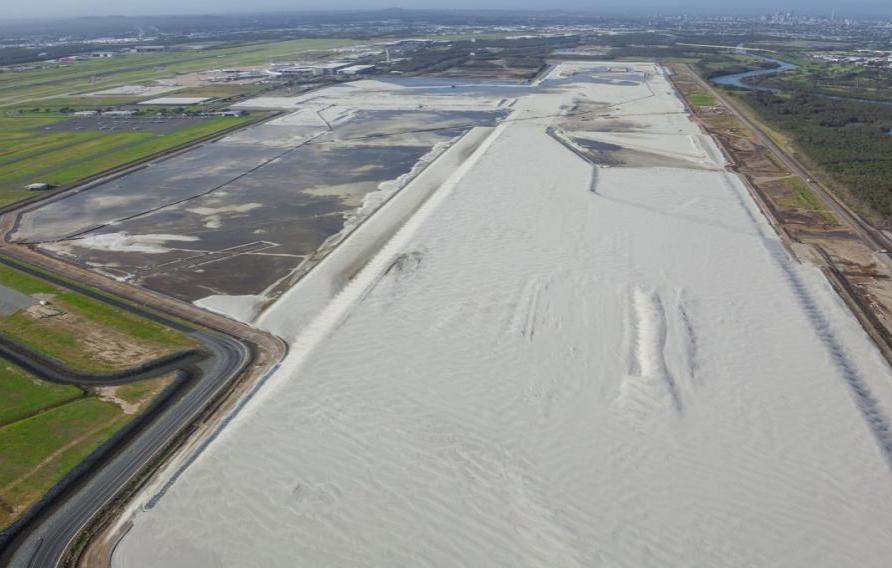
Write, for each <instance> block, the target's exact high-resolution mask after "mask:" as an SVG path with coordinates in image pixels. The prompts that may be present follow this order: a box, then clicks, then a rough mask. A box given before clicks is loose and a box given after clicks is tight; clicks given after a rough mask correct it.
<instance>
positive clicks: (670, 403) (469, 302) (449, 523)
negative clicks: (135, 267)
mask: <svg viewBox="0 0 892 568" xmlns="http://www.w3.org/2000/svg"><path fill="white" fill-rule="evenodd" d="M610 65H615V64H603V63H602V64H598V63H576V64H572V65H567V66H563V65H562V66H559V67H558V68H557V69H556V70H555V71H553V72H552V73H551V78H552V79H555V80H556V79H558V78H562V77H563V78H570V79H569V80H566V81H567V82H565V83H561V84H560V86H557V87H554V88H547V89H542V90H531V92H530V94H529V95H524V96H521V97H520V98H519V99H518V102H517V104H516V105H515V106H514V107H513V108H514V111H513V114H512V116H511V117H510V118H509V119H508V121H506V122H505V123H504V124H503V125H502V126H499V127H498V128H496V129H494V130H493V131H491V132H490V133H489V134H488V138H487V139H486V141H485V142H484V143H483V144H482V145H480V146H479V147H477V149H476V150H475V151H474V152H472V153H471V154H470V156H469V158H468V159H467V160H466V161H465V162H464V164H463V165H462V166H460V167H459V168H457V169H456V170H455V171H454V173H453V175H452V176H450V177H449V178H448V180H446V181H445V182H444V183H443V185H442V186H441V187H440V188H439V189H438V190H437V191H436V192H435V193H434V194H433V195H432V196H431V197H430V199H429V200H428V201H427V202H426V203H425V204H424V205H423V206H422V207H421V208H420V209H418V210H417V212H416V213H415V214H414V216H413V217H412V218H411V219H410V220H408V222H407V223H406V224H405V225H404V226H403V227H402V229H401V230H400V231H399V232H398V233H397V234H396V235H395V236H394V237H393V238H392V239H391V240H390V242H389V243H387V244H386V245H385V246H384V247H383V248H382V249H381V252H380V253H379V254H378V255H377V256H376V257H375V258H373V259H372V260H371V262H369V263H368V264H367V265H366V266H365V267H364V268H363V269H362V270H361V271H360V272H359V273H358V274H356V275H355V276H354V277H353V278H352V279H351V280H350V282H349V284H348V285H347V286H346V287H345V288H344V289H343V290H342V291H341V292H340V294H339V295H338V296H337V297H335V298H334V299H333V300H332V301H331V302H330V303H329V304H328V305H327V307H325V308H324V309H322V310H321V313H319V315H318V316H317V317H316V319H315V320H314V321H313V322H312V323H309V324H307V325H300V326H296V328H292V327H289V325H288V323H289V321H288V320H289V318H288V314H289V313H294V310H296V309H297V307H296V306H297V305H298V304H297V303H299V302H300V298H298V297H297V296H298V295H297V294H295V295H286V296H284V297H283V300H282V301H280V302H279V303H278V304H277V305H275V306H274V307H273V310H275V312H274V315H273V316H270V317H267V321H268V322H269V323H270V327H271V328H272V329H274V330H275V331H278V332H280V333H283V334H286V335H287V336H288V338H289V340H290V341H291V350H290V352H289V355H288V358H287V359H286V361H285V362H284V363H283V365H282V366H281V368H280V369H279V370H278V372H277V373H276V374H275V375H273V376H272V377H271V378H270V380H269V381H268V382H267V383H266V384H265V385H264V387H263V388H261V389H260V391H259V392H258V394H257V395H256V396H255V397H254V398H253V399H252V400H251V401H250V402H249V403H248V404H247V405H246V407H245V408H244V410H243V411H242V412H241V413H240V414H239V415H238V416H237V417H236V418H235V420H233V421H232V423H231V424H230V425H229V426H228V427H227V429H226V430H224V431H223V432H222V433H221V435H220V436H219V437H218V438H217V439H216V440H215V441H214V442H213V444H211V445H210V447H209V448H208V449H207V450H206V451H205V452H204V453H203V454H202V455H201V456H199V458H198V459H197V461H196V462H195V463H194V464H193V465H192V466H191V467H190V468H189V469H187V470H186V471H185V472H184V473H183V474H182V476H181V477H180V478H179V479H178V481H177V482H176V483H175V484H174V485H173V486H172V487H171V488H170V489H169V490H168V491H167V493H166V494H165V495H164V497H163V498H161V499H160V501H159V502H158V503H157V505H155V506H154V507H153V508H152V509H150V510H147V511H143V512H140V513H138V514H137V515H136V516H135V518H134V519H133V527H132V529H131V530H130V531H129V532H128V533H127V534H126V536H125V537H124V538H123V540H122V541H121V543H120V544H119V545H118V547H117V549H116V552H115V555H114V558H113V563H114V565H115V566H117V567H124V566H126V567H142V566H166V567H176V566H182V567H187V566H188V567H190V568H192V567H196V566H233V567H235V566H238V567H241V566H265V567H291V566H325V567H355V566H377V567H393V566H406V567H419V566H433V567H455V566H475V567H476V566H504V567H521V566H529V567H549V568H551V567H558V566H561V567H575V566H580V567H599V566H611V567H630V568H647V567H655V568H656V567H659V568H666V567H688V568H693V567H703V568H707V567H708V568H716V567H740V568H743V567H747V568H749V567H765V566H777V567H781V566H782V567H808V568H814V567H827V568H831V567H832V568H837V567H842V566H857V567H859V568H866V567H867V568H881V567H885V566H888V565H889V562H890V558H892V506H890V505H892V470H890V458H892V432H890V429H889V418H888V417H889V412H890V410H892V372H890V370H889V368H888V367H887V365H886V364H885V362H884V361H883V360H882V359H881V357H880V355H879V354H878V352H877V350H876V348H875V347H874V346H873V345H872V344H871V343H870V341H869V339H868V338H867V336H866V334H865V333H864V332H863V330H862V329H861V328H860V327H859V325H858V323H857V322H856V320H855V319H854V318H853V317H852V315H851V314H850V313H849V312H848V311H847V310H846V308H845V306H844V305H843V304H842V302H841V301H840V300H839V298H838V297H837V296H836V295H835V294H834V292H833V290H832V289H831V288H830V286H829V285H828V284H827V282H826V281H825V280H824V278H823V276H822V275H821V274H820V272H818V271H817V270H816V269H814V268H811V267H807V266H802V265H798V264H797V263H795V262H794V261H793V260H791V259H790V257H789V256H788V255H787V253H786V252H785V250H784V249H783V247H782V245H781V242H780V240H779V239H778V238H777V237H776V236H775V235H774V234H773V233H772V231H771V228H770V226H769V225H768V223H767V222H766V220H765V219H764V218H763V217H762V216H761V214H760V213H759V211H758V210H757V208H756V207H755V205H754V204H753V202H752V200H751V198H750V197H749V195H748V193H747V191H746V189H745V187H744V186H743V184H742V183H741V182H740V181H739V180H738V179H737V178H736V177H735V176H734V175H732V174H731V173H728V172H725V171H722V170H721V169H720V168H715V169H712V170H710V169H702V168H682V167H673V168H656V167H611V168H600V169H599V171H598V172H597V193H594V192H592V191H590V185H591V181H592V166H591V165H590V164H589V163H587V162H586V161H584V160H583V159H581V158H580V157H579V156H577V155H576V154H574V153H573V152H571V151H570V150H568V149H567V148H566V147H565V146H563V145H562V144H560V143H559V142H558V141H556V140H555V139H554V138H552V137H551V136H549V135H548V134H547V133H546V128H548V127H549V126H555V125H556V123H557V122H558V121H559V120H560V118H559V115H560V111H561V110H562V109H565V108H568V107H569V106H571V104H573V103H574V102H576V100H577V99H579V98H582V99H585V100H591V101H597V102H601V103H608V104H611V105H616V106H614V107H613V108H611V109H608V110H609V112H610V113H612V115H613V116H616V117H618V118H620V119H622V118H623V116H624V113H625V115H627V116H628V117H630V118H629V119H630V120H635V119H634V118H631V117H633V116H646V117H647V121H648V123H649V124H653V125H654V127H655V128H656V129H657V132H662V131H663V130H660V128H661V126H660V116H661V114H660V113H664V115H665V116H667V117H673V118H671V119H667V120H670V121H671V124H672V125H673V128H675V127H676V126H677V125H678V124H679V123H678V122H677V116H679V115H678V114H676V113H679V112H680V111H681V105H680V103H679V102H678V100H677V99H676V98H675V96H674V95H673V94H672V91H671V87H670V85H669V83H668V82H667V81H666V79H665V78H664V77H663V76H662V74H661V73H660V72H659V70H658V69H657V68H655V67H654V66H651V65H646V64H622V67H623V68H624V69H625V68H626V67H633V68H634V70H635V71H636V72H638V73H639V74H641V75H642V76H643V73H645V72H646V73H647V75H648V80H647V83H646V84H644V83H642V84H639V85H624V86H617V85H616V84H601V83H589V82H584V81H583V78H584V77H586V76H591V74H592V69H594V68H597V67H602V68H603V67H604V66H610ZM619 72H620V71H619V70H617V71H616V73H619ZM574 73H575V75H574ZM603 74H605V73H602V75H603ZM573 77H579V82H578V83H574V82H573V80H574V79H573ZM548 86H549V81H545V82H544V83H543V87H548ZM345 96H346V95H345ZM444 96H449V95H448V92H445V93H444ZM682 130H683V132H681V133H680V136H682V139H683V140H685V141H686V144H684V145H682V144H679V145H678V146H671V147H670V146H666V145H664V140H663V139H662V138H659V137H654V136H647V135H646V133H647V128H646V127H641V128H640V129H639V131H640V132H642V133H644V134H642V135H641V136H639V137H636V140H635V143H636V144H640V145H641V146H646V147H648V148H652V149H657V150H660V151H672V152H673V153H684V152H689V153H690V158H691V159H692V160H697V161H700V162H706V161H709V160H710V159H711V160H713V164H712V165H713V166H719V165H720V156H718V155H715V154H714V152H712V151H707V152H704V148H705V146H703V145H702V144H701V143H700V142H697V143H691V138H690V136H697V135H698V134H697V129H696V127H694V125H693V124H690V123H688V124H687V125H686V126H684V127H683V128H682ZM610 140H611V141H612V142H614V143H616V144H622V143H624V142H626V141H629V142H631V139H630V138H629V137H625V139H624V138H623V137H614V138H611V139H610ZM406 189H407V190H409V189H411V185H410V186H409V187H407V188H406ZM382 210H383V209H382ZM291 302H296V303H294V304H292V303H291ZM148 497H150V496H148V495H147V496H146V498H148Z"/></svg>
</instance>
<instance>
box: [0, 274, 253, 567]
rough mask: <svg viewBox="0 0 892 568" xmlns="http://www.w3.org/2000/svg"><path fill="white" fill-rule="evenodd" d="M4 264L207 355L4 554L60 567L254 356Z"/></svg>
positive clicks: (16, 562)
mask: <svg viewBox="0 0 892 568" xmlns="http://www.w3.org/2000/svg"><path fill="white" fill-rule="evenodd" d="M0 263H2V264H8V265H10V266H15V267H16V268H19V269H24V270H26V272H30V273H34V274H39V276H40V277H42V278H45V279H46V280H50V281H55V282H56V283H57V284H59V285H61V286H64V287H66V288H69V289H73V290H77V291H79V292H81V293H85V294H87V295H89V296H92V297H98V298H99V299H102V300H103V301H106V302H107V303H110V304H113V305H117V307H120V308H122V309H125V310H128V311H131V312H133V313H136V314H139V315H142V316H144V317H149V318H150V319H153V320H155V321H159V322H161V323H164V324H167V325H170V326H171V327H175V328H177V329H181V330H184V331H187V332H188V333H189V335H191V336H192V337H194V338H195V339H197V340H198V341H200V342H201V343H202V345H203V348H204V351H205V352H206V353H208V354H209V356H208V357H206V358H205V359H204V360H202V361H200V362H198V363H197V364H195V365H194V366H193V367H192V368H190V369H189V370H188V371H189V372H191V373H193V375H194V377H193V380H191V381H189V384H188V385H186V387H185V388H184V391H183V392H181V393H179V395H178V396H177V397H176V398H174V399H173V400H172V401H170V402H169V403H168V404H167V405H166V406H165V407H164V408H162V409H160V410H159V411H158V414H157V415H156V416H155V417H154V419H153V420H151V421H150V422H149V423H148V424H146V425H144V426H142V427H141V428H139V429H138V430H137V431H136V432H134V433H133V434H132V435H131V436H130V438H129V440H127V441H126V442H125V443H124V444H123V447H120V448H118V449H113V450H112V452H111V453H110V455H109V456H108V457H106V458H104V460H103V461H102V463H101V464H100V466H99V467H97V469H96V470H94V471H93V472H88V473H87V474H86V475H85V476H84V477H83V478H82V479H81V480H78V481H76V482H75V483H74V485H73V486H72V487H71V488H70V489H68V490H66V491H65V492H63V494H62V495H60V497H59V499H58V500H57V503H56V504H54V505H51V506H50V507H48V508H47V509H46V510H45V511H43V512H42V513H40V514H39V515H38V516H37V517H36V518H35V519H33V520H32V521H31V522H30V523H28V525H26V526H25V527H23V528H22V530H21V531H20V532H19V533H18V534H17V535H16V536H15V537H14V538H13V539H12V540H11V541H10V542H8V543H7V544H6V546H5V549H4V550H3V551H2V553H0V566H9V567H17V568H24V567H40V568H50V567H55V566H57V565H58V564H59V562H60V561H61V560H62V557H63V556H64V554H65V551H66V550H67V548H68V546H69V544H70V543H71V542H72V540H73V539H74V538H75V537H76V536H77V534H78V533H79V532H80V531H81V529H82V528H83V527H84V526H85V525H86V524H87V523H88V522H89V521H90V520H91V519H92V518H93V516H94V515H96V513H97V512H98V511H99V510H100V509H101V508H102V507H103V506H105V504H106V503H108V502H109V501H110V500H111V499H113V498H114V497H115V495H117V494H118V492H119V491H120V490H121V489H122V488H123V487H124V486H125V485H126V484H127V482H129V481H130V480H131V479H132V478H133V477H134V476H135V475H136V474H137V473H139V471H140V470H141V469H142V468H143V466H145V465H146V464H147V463H148V462H149V461H150V460H151V459H152V458H154V457H155V456H157V455H158V454H159V452H160V451H161V450H163V449H164V447H165V446H166V445H167V444H168V443H169V442H170V441H171V440H172V439H173V438H174V436H176V435H177V433H179V432H180V431H181V430H182V429H183V428H185V427H186V426H188V425H189V424H190V423H191V422H192V421H194V420H195V419H196V418H197V417H198V415H199V414H200V413H201V412H202V411H203V410H204V409H205V408H206V407H207V405H208V403H209V402H210V401H211V400H213V399H214V398H215V397H216V396H217V395H218V394H220V392H221V391H222V390H223V389H224V388H226V386H227V385H229V384H230V382H231V381H232V380H233V379H234V378H236V377H237V376H238V375H239V374H240V373H241V371H242V370H243V369H244V368H245V367H246V366H247V364H248V363H249V362H250V361H251V352H250V351H249V349H248V347H247V346H246V345H245V344H244V343H242V342H241V341H238V340H236V339H234V338H231V337H229V336H226V335H223V334H221V333H216V332H211V331H196V330H193V329H190V328H187V327H186V326H184V325H183V324H181V323H179V322H175V321H169V320H167V319H166V318H164V317H162V316H159V315H157V314H153V313H150V312H147V311H145V310H142V309H141V308H139V307H136V306H133V305H131V304H127V303H125V302H121V301H118V300H115V299H113V298H109V297H108V296H105V295H101V294H97V293H96V292H95V291H93V290H90V289H88V288H81V287H80V286H78V285H77V284H74V283H71V282H66V281H63V280H61V279H55V278H53V277H51V276H48V275H46V274H45V273H42V272H40V273H38V272H36V271H34V270H33V269H30V268H29V267H27V266H25V265H20V264H19V263H17V262H10V261H8V260H6V259H0Z"/></svg>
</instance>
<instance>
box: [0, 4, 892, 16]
mask: <svg viewBox="0 0 892 568" xmlns="http://www.w3.org/2000/svg"><path fill="white" fill-rule="evenodd" d="M394 7H399V8H406V9H439V10H447V9H452V10H459V9H461V10H466V9H467V10H470V9H494V10H579V11H586V12H591V13H598V12H602V13H604V14H605V15H618V14H629V15H647V14H666V15H670V14H684V13H689V14H704V15H705V14H710V15H720V14H727V15H757V14H767V13H772V12H775V11H782V12H785V11H795V12H798V13H802V14H808V15H813V16H819V15H825V16H830V15H831V14H832V13H833V11H834V10H835V11H836V15H837V16H838V17H840V18H845V17H858V16H875V17H892V2H890V1H889V0H853V1H851V2H846V3H845V4H843V5H840V4H839V3H838V2H835V1H828V0H815V1H810V0H786V1H774V0H748V1H747V2H733V3H716V2H714V1H712V0H626V1H621V0H606V1H600V2H599V1H595V2H590V1H589V2H586V1H581V0H557V1H555V2H547V3H545V2H541V1H538V0H491V1H490V2H488V3H486V4H480V3H479V2H477V1H474V0H455V1H450V2H444V1H443V0H408V1H403V2H392V1H389V0H380V1H378V0H372V1H368V0H365V1H363V0H332V1H330V2H326V3H325V4H324V9H325V10H378V9H384V8H394ZM248 8H249V9H248ZM271 11H282V12H298V11H321V9H320V4H319V3H318V2H314V1H312V2H311V1H307V0H298V1H293V0H256V1H254V2H251V3H250V4H246V3H245V2H242V1H239V0H187V1H185V2H184V1H182V0H179V1H177V0H156V1H154V2H150V3H128V4H127V5H122V3H120V2H117V1H112V0H80V1H78V2H76V3H75V2H71V1H70V0H42V1H39V2H33V3H29V2H19V3H11V4H10V5H7V6H4V16H5V17H8V18H47V17H79V16H109V15H120V16H137V15H139V16H147V15H187V14H203V13H206V14H231V13H250V12H271Z"/></svg>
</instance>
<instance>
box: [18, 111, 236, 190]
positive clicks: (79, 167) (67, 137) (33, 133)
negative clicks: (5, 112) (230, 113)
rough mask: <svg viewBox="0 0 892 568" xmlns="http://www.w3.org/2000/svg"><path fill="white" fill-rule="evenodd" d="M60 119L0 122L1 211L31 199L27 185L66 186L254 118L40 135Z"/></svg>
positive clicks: (24, 118) (34, 118)
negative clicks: (170, 128) (156, 129)
mask: <svg viewBox="0 0 892 568" xmlns="http://www.w3.org/2000/svg"><path fill="white" fill-rule="evenodd" d="M61 120H64V117H62V116H7V117H0V206H3V205H8V204H10V203H15V202H17V201H21V200H23V199H27V198H29V197H33V196H34V192H30V191H28V190H26V189H25V187H26V186H27V185H28V184H30V183H36V182H46V183H52V184H56V185H60V186H65V185H70V184H73V183H76V182H78V181H79V180H83V179H86V178H88V177H91V176H94V175H97V174H99V173H102V172H103V171H106V170H109V169H112V168H116V167H119V166H122V165H125V164H128V163H130V162H133V161H136V160H139V159H142V158H145V157H147V156H151V155H154V154H158V153H160V152H163V151H165V150H168V149H171V148H175V147H177V146H180V145H182V144H186V143H188V142H190V141H192V140H196V139H198V138H201V137H203V136H208V135H211V134H214V133H215V132H219V131H221V130H225V129H227V128H232V127H234V126H237V125H240V124H244V123H246V122H248V121H250V120H252V119H251V118H250V117H216V118H211V119H208V120H206V121H203V122H201V123H199V124H193V125H191V126H187V127H183V128H181V129H180V130H176V131H174V132H171V133H168V134H158V133H152V132H101V131H72V132H55V131H52V132H44V131H42V130H41V129H42V128H43V127H45V126H48V125H50V124H53V123H56V122H59V121H61Z"/></svg>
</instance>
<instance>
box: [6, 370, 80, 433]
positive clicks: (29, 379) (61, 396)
mask: <svg viewBox="0 0 892 568" xmlns="http://www.w3.org/2000/svg"><path fill="white" fill-rule="evenodd" d="M0 392H2V393H3V396H2V397H0V428H2V427H3V426H5V425H7V424H9V423H11V422H15V421H17V420H21V419H23V418H26V417H28V416H31V415H32V414H34V413H36V412H39V411H41V410H43V409H45V408H48V407H52V406H56V405H59V404H62V403H64V402H68V401H70V400H74V399H76V398H80V397H82V396H83V395H84V391H82V390H81V389H79V388H77V387H75V386H71V385H56V384H53V383H48V382H46V381H41V380H39V379H37V378H35V377H33V376H31V375H30V374H28V373H27V372H25V371H24V370H23V369H20V368H19V367H16V366H15V365H13V364H12V363H8V362H6V361H3V360H0Z"/></svg>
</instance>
